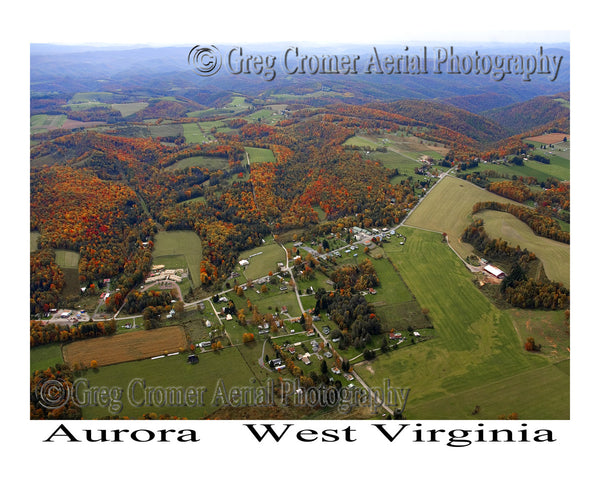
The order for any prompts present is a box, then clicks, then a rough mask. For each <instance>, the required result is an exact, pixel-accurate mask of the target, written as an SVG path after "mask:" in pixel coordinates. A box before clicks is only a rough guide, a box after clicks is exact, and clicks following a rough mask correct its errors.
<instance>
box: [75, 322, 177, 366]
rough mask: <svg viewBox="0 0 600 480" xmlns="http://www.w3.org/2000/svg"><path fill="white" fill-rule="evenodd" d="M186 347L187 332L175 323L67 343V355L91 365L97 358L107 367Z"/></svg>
mask: <svg viewBox="0 0 600 480" xmlns="http://www.w3.org/2000/svg"><path fill="white" fill-rule="evenodd" d="M186 346H187V341H186V336H185V331H184V330H183V328H182V327H178V326H174V327H165V328H158V329H156V330H140V331H136V332H131V333H123V334H121V335H114V336H112V337H99V338H91V339H89V340H80V341H78V342H73V343H70V344H68V345H66V346H65V347H64V348H63V357H64V360H65V362H66V363H68V364H69V365H73V364H74V363H75V362H77V363H79V365H81V366H86V367H89V366H90V362H91V361H92V360H96V361H97V362H98V366H103V365H112V364H114V363H121V362H130V361H132V360H141V359H144V358H150V357H154V356H156V355H163V354H164V353H165V352H167V353H173V352H179V351H180V349H181V348H185V347H186Z"/></svg>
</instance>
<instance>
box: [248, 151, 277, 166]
mask: <svg viewBox="0 0 600 480" xmlns="http://www.w3.org/2000/svg"><path fill="white" fill-rule="evenodd" d="M244 150H246V153H247V154H248V156H249V157H250V163H251V164H252V163H262V162H274V161H275V155H273V152H272V151H271V150H270V149H268V148H255V147H244Z"/></svg>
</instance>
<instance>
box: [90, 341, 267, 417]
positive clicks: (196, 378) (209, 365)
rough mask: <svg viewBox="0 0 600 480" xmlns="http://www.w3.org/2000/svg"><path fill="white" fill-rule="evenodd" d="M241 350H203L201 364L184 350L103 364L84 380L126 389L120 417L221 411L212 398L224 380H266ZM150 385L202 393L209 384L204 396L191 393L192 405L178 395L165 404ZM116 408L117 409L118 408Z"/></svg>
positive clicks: (99, 409) (93, 410)
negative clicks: (191, 360)
mask: <svg viewBox="0 0 600 480" xmlns="http://www.w3.org/2000/svg"><path fill="white" fill-rule="evenodd" d="M244 348H245V346H240V350H243V349H244ZM240 350H238V348H236V347H231V348H226V349H224V350H222V351H220V352H216V353H215V352H207V353H203V354H199V359H200V362H199V363H198V364H197V365H190V364H188V363H187V362H186V359H187V355H186V354H185V353H184V354H180V355H175V356H172V357H165V358H159V359H156V360H142V361H137V362H127V363H122V364H118V365H111V366H106V367H101V368H99V369H97V370H95V371H94V370H88V371H87V372H85V373H84V378H86V379H87V381H88V382H89V387H90V388H91V387H94V386H106V387H109V388H112V387H114V388H115V389H119V390H121V391H122V392H123V393H122V398H121V403H122V409H121V410H120V411H119V412H118V415H120V416H121V417H123V416H128V417H130V418H139V417H141V416H142V415H143V414H144V413H150V412H154V413H157V414H161V413H168V414H170V415H177V416H180V417H186V418H190V419H201V418H204V417H206V416H207V415H209V414H211V413H212V412H214V411H215V410H216V409H217V407H216V406H215V404H214V402H213V397H214V394H215V392H216V388H217V384H218V382H219V381H220V380H222V381H223V383H224V385H225V387H226V388H231V387H234V386H237V387H250V386H260V385H261V384H264V380H262V379H261V380H260V381H259V380H257V379H256V377H255V375H254V373H253V371H252V370H251V369H250V368H249V367H248V365H247V363H246V361H245V360H244V357H243V355H242V354H241V353H240ZM135 379H139V380H141V381H143V382H145V388H144V387H143V386H142V384H140V383H135ZM151 387H156V389H157V390H160V391H164V390H165V389H166V388H168V387H183V388H187V387H193V388H198V389H200V391H201V389H202V388H204V389H205V394H204V398H199V397H198V398H191V397H190V400H189V402H188V403H189V405H188V406H185V405H181V404H182V403H183V402H179V401H178V400H177V399H175V398H174V399H172V400H171V401H166V399H163V401H162V402H161V401H160V398H159V397H158V396H153V395H152V393H151V390H150V388H151ZM128 392H133V395H132V396H131V400H132V401H129V397H128ZM144 394H146V395H144ZM201 400H202V401H201ZM115 404H117V402H115ZM161 404H162V406H160V405H161ZM117 409H118V407H117V408H115V410H117ZM82 410H83V418H84V419H95V418H101V417H104V416H106V415H110V414H114V413H116V412H109V407H108V406H90V407H84V408H82Z"/></svg>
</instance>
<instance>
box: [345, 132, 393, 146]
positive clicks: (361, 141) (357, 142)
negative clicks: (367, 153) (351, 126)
mask: <svg viewBox="0 0 600 480" xmlns="http://www.w3.org/2000/svg"><path fill="white" fill-rule="evenodd" d="M342 145H352V146H354V147H371V148H373V149H375V148H377V147H381V146H383V143H381V142H376V141H373V140H369V139H367V138H365V137H361V136H358V135H355V136H354V137H350V138H349V139H348V140H346V141H345V142H344V143H343V144H342Z"/></svg>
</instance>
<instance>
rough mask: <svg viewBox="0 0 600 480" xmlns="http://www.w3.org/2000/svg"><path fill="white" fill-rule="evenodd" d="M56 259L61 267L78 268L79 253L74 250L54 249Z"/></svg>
mask: <svg viewBox="0 0 600 480" xmlns="http://www.w3.org/2000/svg"><path fill="white" fill-rule="evenodd" d="M54 261H55V262H56V264H57V265H58V266H59V267H61V268H77V266H78V265H79V253H78V252H75V251H73V250H61V249H57V250H54Z"/></svg>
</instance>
